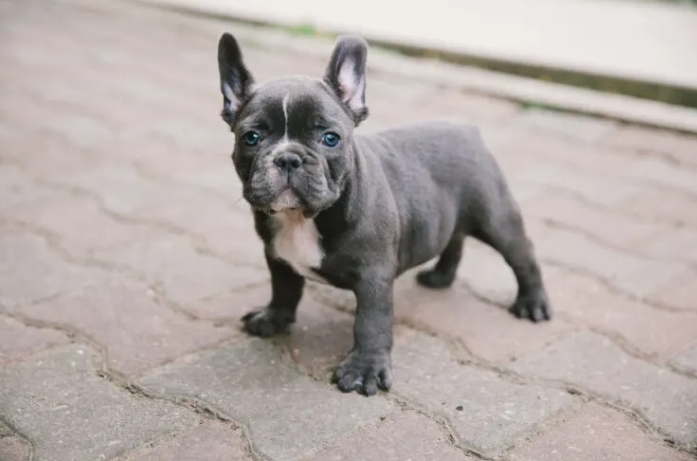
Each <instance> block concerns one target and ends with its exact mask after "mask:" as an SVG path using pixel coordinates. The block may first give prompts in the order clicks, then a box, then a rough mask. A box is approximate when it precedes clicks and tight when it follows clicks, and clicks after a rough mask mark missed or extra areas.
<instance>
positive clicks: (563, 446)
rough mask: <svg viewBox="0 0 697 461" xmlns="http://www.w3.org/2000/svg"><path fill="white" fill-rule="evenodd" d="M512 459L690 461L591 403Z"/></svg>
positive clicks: (621, 417) (548, 460)
mask: <svg viewBox="0 0 697 461" xmlns="http://www.w3.org/2000/svg"><path fill="white" fill-rule="evenodd" d="M510 458H511V461H556V460H564V461H589V460H593V461H688V460H689V459H692V457H691V456H689V455H688V454H686V453H681V452H678V451H676V450H673V449H670V448H668V447H665V446H663V445H660V444H659V443H658V442H657V440H656V438H655V437H651V436H649V435H648V434H646V433H645V432H643V431H642V430H641V429H639V427H638V426H637V425H636V423H633V422H632V421H631V420H629V419H628V418H627V417H625V416H624V415H622V414H621V413H619V412H617V411H611V410H609V409H607V408H603V407H600V406H598V405H594V404H590V405H588V406H587V407H586V408H584V409H583V411H582V412H581V413H580V414H579V415H577V416H575V417H574V418H573V419H571V420H570V421H568V422H566V423H564V424H562V425H561V426H559V427H557V428H555V429H554V430H552V431H551V432H549V433H547V434H544V435H542V436H541V437H539V438H538V439H536V440H534V441H533V442H531V443H530V444H527V445H525V446H523V447H520V448H518V449H516V450H515V451H513V452H512V453H511V455H510Z"/></svg>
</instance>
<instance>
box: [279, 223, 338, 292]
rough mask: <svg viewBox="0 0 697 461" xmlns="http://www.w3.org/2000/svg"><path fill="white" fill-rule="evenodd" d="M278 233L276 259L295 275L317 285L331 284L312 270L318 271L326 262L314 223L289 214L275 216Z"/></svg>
mask: <svg viewBox="0 0 697 461" xmlns="http://www.w3.org/2000/svg"><path fill="white" fill-rule="evenodd" d="M274 219H275V221H276V225H277V230H276V235H275V237H274V241H273V249H274V253H275V255H276V257H277V258H278V259H282V260H283V261H285V262H286V263H288V265H290V267H292V268H293V270H294V271H295V272H297V273H298V274H299V275H302V276H303V277H305V278H307V279H310V280H314V281H316V282H321V283H328V282H327V281H326V280H325V279H324V278H323V277H321V276H320V275H318V274H317V273H316V272H315V271H314V270H313V268H315V269H316V268H319V267H321V265H322V259H324V252H323V250H322V246H321V244H320V238H319V232H318V231H317V227H316V226H315V223H314V221H313V220H311V219H305V218H304V217H303V216H302V214H300V213H299V212H294V211H289V212H285V213H278V214H277V215H275V216H274Z"/></svg>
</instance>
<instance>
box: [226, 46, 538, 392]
mask: <svg viewBox="0 0 697 461" xmlns="http://www.w3.org/2000/svg"><path fill="white" fill-rule="evenodd" d="M367 53H368V46H367V43H366V42H365V41H364V40H363V39H362V38H360V37H357V36H350V35H345V36H341V37H339V38H338V40H337V42H336V45H335V48H334V51H333V53H332V55H331V58H330V60H329V64H328V66H327V68H326V72H325V74H324V76H323V78H311V77H307V76H287V77H282V78H278V79H275V80H271V81H267V82H265V83H262V84H256V83H255V80H254V78H253V77H252V74H251V73H250V72H249V70H248V69H247V68H246V66H245V64H244V62H243V59H242V53H241V51H240V47H239V45H238V43H237V40H236V39H235V38H234V37H233V36H232V35H230V34H228V33H225V34H223V35H222V37H221V38H220V41H219V44H218V65H219V70H220V85H221V90H222V94H223V110H222V118H223V120H224V121H225V122H226V123H227V124H228V125H229V126H230V129H231V130H232V131H233V132H234V134H235V147H234V150H233V153H232V161H233V163H234V166H235V170H236V172H237V174H238V175H239V177H240V179H241V181H242V184H243V197H244V199H245V200H246V201H247V202H248V203H249V204H250V205H251V208H252V210H253V213H254V219H255V225H256V231H257V233H258V234H259V237H260V238H261V239H262V240H263V242H264V245H265V256H266V262H267V264H268V268H269V271H270V273H271V287H272V288H271V291H272V292H271V300H270V302H269V304H268V305H267V306H266V307H264V308H263V309H260V310H255V311H252V312H249V313H248V314H247V315H245V316H244V317H243V318H242V322H243V325H244V329H245V330H246V331H247V332H249V333H250V334H252V335H256V336H262V337H267V336H272V335H275V334H277V333H280V332H283V331H286V330H287V329H288V327H289V325H291V324H292V323H293V322H294V321H295V314H296V309H297V307H298V303H299V302H300V299H301V297H302V295H303V287H304V285H305V280H306V279H310V280H314V281H318V282H322V283H328V284H331V285H333V286H335V287H338V288H342V289H347V290H351V291H353V293H354V294H355V296H356V301H357V308H356V316H355V323H354V328H353V334H354V344H353V347H352V349H351V351H350V352H349V353H348V357H347V358H346V359H345V360H344V361H343V362H342V363H341V364H340V365H339V366H338V368H337V369H336V371H335V373H334V378H333V381H334V382H335V383H336V384H337V385H338V387H339V389H340V390H342V391H344V392H351V391H359V392H361V393H363V394H365V395H369V396H370V395H374V394H375V393H376V392H377V391H378V388H381V389H383V390H388V389H389V388H390V386H391V384H392V376H391V371H390V370H391V349H392V317H393V313H392V312H393V311H392V303H393V300H392V299H393V284H394V281H395V279H396V278H397V277H398V276H399V275H401V274H402V273H404V272H405V271H406V270H408V269H410V268H413V267H415V266H418V265H421V264H423V263H425V262H428V261H429V260H431V259H433V258H435V257H438V260H437V262H436V263H435V265H434V266H433V267H432V268H431V269H429V270H426V271H422V272H420V273H419V274H418V276H417V279H418V282H419V283H420V284H421V285H423V286H426V287H430V288H446V287H449V286H450V285H451V284H452V283H453V280H454V279H455V274H456V271H457V267H458V264H459V262H460V258H461V256H462V247H463V242H464V240H465V238H466V237H468V236H471V237H474V238H475V239H478V240H480V241H482V242H485V243H486V244H488V245H490V246H491V247H493V248H494V249H496V250H497V251H498V252H500V253H501V255H503V257H504V258H505V260H506V262H507V263H508V264H509V265H510V267H511V268H512V269H513V271H514V273H515V276H516V279H517V282H518V295H517V299H516V300H515V303H514V304H513V306H512V307H511V308H510V312H512V313H513V314H514V315H515V316H517V317H520V318H527V319H530V320H532V321H533V322H537V321H541V320H547V319H549V318H550V308H549V303H548V300H547V295H546V293H545V288H544V286H543V281H542V276H541V273H540V268H539V266H538V263H537V261H536V258H535V256H534V254H533V249H532V244H531V243H530V241H529V240H528V237H527V236H526V233H525V230H524V225H523V220H522V218H521V214H520V211H519V207H518V205H517V203H516V202H515V200H514V199H513V197H512V196H511V193H510V191H509V188H508V186H507V184H506V181H505V179H504V177H503V175H502V173H501V170H500V169H499V166H498V165H497V163H496V161H495V159H494V158H493V156H492V155H491V154H490V153H489V151H488V150H487V148H486V147H485V145H484V143H483V142H482V139H481V137H480V134H479V131H478V130H477V128H475V127H472V126H468V125H461V124H455V123H446V122H438V123H436V122H431V123H422V124H415V125H412V126H405V127H402V128H396V129H390V130H386V131H382V132H379V133H376V134H370V135H359V134H357V133H355V132H354V129H355V128H356V127H357V126H358V125H359V124H360V123H361V121H363V120H365V118H366V117H367V115H368V108H367V107H366V103H365V91H366V57H367ZM463 308H466V306H463Z"/></svg>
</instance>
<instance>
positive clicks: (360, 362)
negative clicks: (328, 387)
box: [332, 351, 392, 396]
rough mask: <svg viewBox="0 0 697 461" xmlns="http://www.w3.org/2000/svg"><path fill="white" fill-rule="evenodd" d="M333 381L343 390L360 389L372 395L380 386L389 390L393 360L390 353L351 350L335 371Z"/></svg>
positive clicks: (365, 393)
mask: <svg viewBox="0 0 697 461" xmlns="http://www.w3.org/2000/svg"><path fill="white" fill-rule="evenodd" d="M332 382H333V383H335V384H336V385H337V387H338V388H339V389H340V390H341V391H342V392H352V391H358V392H360V393H361V394H363V395H367V396H371V395H375V394H377V392H378V388H380V389H382V390H385V391H388V390H390V387H391V386H392V361H391V358H390V353H389V352H387V351H384V352H375V353H369V354H368V353H363V354H359V353H357V352H351V353H350V354H349V356H348V358H346V360H344V361H343V362H342V363H341V365H339V367H338V368H337V369H336V371H335V372H334V376H333V378H332Z"/></svg>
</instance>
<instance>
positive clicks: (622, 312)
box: [550, 274, 697, 360]
mask: <svg viewBox="0 0 697 461" xmlns="http://www.w3.org/2000/svg"><path fill="white" fill-rule="evenodd" d="M550 296H551V298H552V299H553V300H554V301H555V305H556V306H558V310H559V311H561V312H564V313H567V314H570V315H571V316H573V317H574V318H576V319H578V320H580V321H581V322H583V323H584V324H586V325H588V326H590V327H593V328H596V329H599V330H601V331H604V332H606V333H608V334H611V335H614V336H619V337H621V338H623V339H624V340H625V341H626V342H627V343H629V345H630V347H631V348H632V349H633V350H635V351H638V352H640V353H643V354H645V355H648V356H649V357H651V358H653V359H659V360H666V359H670V358H671V357H673V356H674V355H676V354H678V353H680V352H681V351H683V350H685V349H687V348H689V347H690V346H692V345H693V344H696V343H697V335H695V331H697V315H695V314H693V313H690V312H684V313H683V312H670V311H666V310H659V309H656V308H653V307H651V306H650V305H647V304H645V303H642V302H639V301H633V300H630V299H627V298H625V297H623V296H621V295H619V294H617V293H615V292H612V291H610V290H608V288H607V287H605V286H603V285H599V284H598V283H597V281H595V280H593V279H592V278H590V277H586V276H583V275H579V274H567V275H566V276H564V277H561V278H559V279H556V280H555V281H554V283H552V284H551V285H550Z"/></svg>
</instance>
